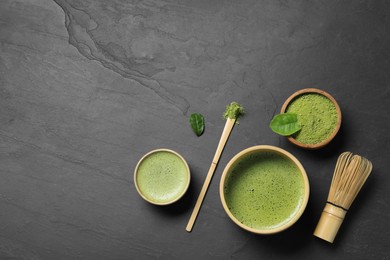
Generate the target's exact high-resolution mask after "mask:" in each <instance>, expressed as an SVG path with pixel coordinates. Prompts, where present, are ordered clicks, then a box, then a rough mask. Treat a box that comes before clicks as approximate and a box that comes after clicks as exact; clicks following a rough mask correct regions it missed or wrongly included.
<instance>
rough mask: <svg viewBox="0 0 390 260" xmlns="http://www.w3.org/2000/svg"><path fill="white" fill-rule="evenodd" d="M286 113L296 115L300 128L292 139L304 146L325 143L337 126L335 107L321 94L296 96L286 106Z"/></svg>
mask: <svg viewBox="0 0 390 260" xmlns="http://www.w3.org/2000/svg"><path fill="white" fill-rule="evenodd" d="M286 113H295V114H297V118H298V123H299V124H300V125H301V127H302V128H301V130H300V131H298V132H297V133H295V134H293V135H292V137H294V138H295V139H296V140H297V141H298V142H301V143H304V144H318V143H321V142H323V141H325V140H326V139H327V138H328V137H329V136H330V135H331V134H332V133H333V132H334V130H335V128H336V126H337V120H338V114H337V110H336V106H335V105H334V104H333V102H332V101H331V100H329V99H328V98H327V97H325V96H323V95H321V94H317V93H308V94H302V95H300V96H297V97H296V98H295V99H293V100H292V102H291V103H290V104H289V105H288V107H287V109H286Z"/></svg>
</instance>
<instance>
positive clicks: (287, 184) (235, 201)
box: [224, 152, 305, 229]
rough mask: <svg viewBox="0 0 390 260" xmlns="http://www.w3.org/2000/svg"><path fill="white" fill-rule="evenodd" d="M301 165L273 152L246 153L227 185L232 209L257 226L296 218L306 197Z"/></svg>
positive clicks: (226, 188)
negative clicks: (299, 167) (300, 169)
mask: <svg viewBox="0 0 390 260" xmlns="http://www.w3.org/2000/svg"><path fill="white" fill-rule="evenodd" d="M304 193H305V192H304V180H303V177H302V175H301V173H300V171H299V169H298V167H297V166H296V165H295V164H294V163H293V162H292V161H290V160H289V159H287V158H286V157H284V156H281V155H279V154H277V153H273V152H255V153H251V154H248V155H246V156H245V157H244V158H243V159H242V160H240V162H239V163H237V164H236V165H235V166H233V167H232V169H231V171H230V172H229V175H228V178H227V180H226V182H225V186H224V194H225V199H226V204H227V206H228V208H229V210H230V212H231V213H232V214H233V215H234V216H235V217H236V218H237V219H238V220H239V221H240V222H241V223H243V224H245V225H247V226H249V227H252V228H255V229H273V228H276V227H279V226H281V225H283V224H285V223H286V222H288V221H289V220H290V219H291V218H293V217H294V216H295V215H296V213H297V211H298V210H299V208H300V206H301V205H302V202H303V198H304Z"/></svg>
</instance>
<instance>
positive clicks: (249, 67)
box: [0, 0, 390, 259]
mask: <svg viewBox="0 0 390 260" xmlns="http://www.w3.org/2000/svg"><path fill="white" fill-rule="evenodd" d="M389 11H390V5H389V2H388V1H249V0H243V1H222V0H217V1H203V0H202V1H158V0H157V1H155V0H151V1H121V0H113V1H104V0H100V1H76V0H74V1H73V0H55V1H49V0H41V1H39V0H38V1H27V0H15V1H13V0H4V1H0V259H390V247H389V243H390V228H389V224H388V223H389V222H388V218H389V217H390V202H389V195H390V194H389V190H390V189H389V185H390V176H389V174H388V169H389V159H388V158H389V150H390V147H389V144H390V140H389V135H388V129H389V127H390V120H389V119H390V118H389V113H388V112H387V109H388V107H389V99H390V73H389V71H390V63H389V62H390V50H389V46H390V34H389V29H390V18H389ZM306 87H315V88H320V89H323V90H325V91H327V92H329V93H330V94H332V95H333V96H334V97H335V99H336V100H337V101H338V102H339V105H340V106H341V109H342V113H343V123H342V128H341V131H340V133H339V134H338V135H337V137H336V139H335V140H334V141H333V142H332V143H331V144H330V145H329V146H327V147H325V148H324V149H321V150H318V151H307V150H302V149H300V148H297V147H295V146H293V145H292V144H290V143H289V142H288V141H287V140H286V139H285V138H282V137H279V136H277V135H276V134H274V133H273V132H271V131H270V129H269V128H268V123H269V121H270V119H271V118H272V116H273V115H274V114H275V113H278V111H279V110H280V108H281V105H282V104H283V102H284V100H285V99H286V98H287V97H288V96H289V95H291V94H292V93H293V92H295V91H296V90H298V89H301V88H306ZM231 101H237V102H239V103H242V104H243V105H244V106H245V108H246V112H247V115H246V116H245V117H244V118H243V119H242V120H241V123H240V124H239V125H237V126H236V127H235V128H234V129H233V133H232V135H231V137H230V139H229V142H228V144H227V146H226V148H225V151H224V153H223V154H222V158H221V160H220V163H219V166H218V168H217V170H216V173H215V176H214V179H213V181H212V183H211V186H210V188H209V191H208V193H207V196H206V199H205V201H204V204H203V207H202V210H201V212H200V215H199V217H198V221H197V222H196V224H195V227H194V230H193V232H192V233H187V232H186V231H185V226H186V224H187V221H188V218H189V216H190V214H191V211H192V208H193V205H194V204H195V200H196V197H197V195H198V193H199V191H200V188H201V185H202V183H203V181H204V178H205V176H206V173H207V170H208V167H209V165H210V163H211V159H212V157H213V155H214V151H215V149H216V146H217V143H218V140H219V137H220V134H221V132H222V129H223V126H224V121H223V120H222V119H221V114H222V113H223V111H224V109H225V106H226V105H227V104H228V103H230V102H231ZM193 112H198V113H202V114H203V115H204V116H205V118H206V129H205V132H204V134H203V135H202V136H201V137H199V138H198V137H196V136H195V135H194V134H193V133H192V130H191V129H190V127H189V124H188V117H189V115H190V114H191V113H193ZM257 144H269V145H276V146H279V147H281V148H283V149H286V150H287V151H289V152H291V153H292V154H294V155H295V156H296V157H297V158H298V159H299V160H300V161H301V162H302V164H303V166H304V167H305V169H306V171H307V173H308V176H309V180H310V184H311V194H310V200H309V204H308V206H307V209H306V211H305V213H304V215H303V216H302V218H301V219H300V220H299V221H298V223H297V224H296V225H294V226H293V227H292V228H290V229H289V230H287V231H285V232H282V233H280V234H277V235H272V236H258V235H254V234H251V233H248V232H245V231H243V230H241V229H240V228H238V227H237V226H236V225H234V224H233V222H232V221H231V220H230V219H228V217H227V215H226V214H225V212H224V211H223V208H222V205H221V203H220V199H219V194H218V186H219V179H220V176H221V173H222V171H223V168H224V166H225V165H226V164H227V162H228V161H229V160H230V158H232V157H233V156H234V155H235V154H236V153H238V152H239V151H240V150H242V149H245V148H247V147H249V146H253V145H257ZM161 147H165V148H169V149H173V150H176V151H177V152H179V153H181V154H182V155H183V156H184V157H185V158H186V159H187V161H188V163H189V165H190V168H191V171H192V180H191V181H192V183H191V186H190V189H189V191H188V193H187V195H186V196H185V197H184V198H183V199H182V200H181V201H180V202H178V203H177V204H174V205H171V206H167V207H157V206H153V205H150V204H147V203H146V202H145V201H143V200H142V199H141V197H140V196H139V195H138V194H137V192H136V190H135V187H134V184H133V170H134V167H135V165H136V163H137V161H138V160H139V159H140V158H141V157H142V155H143V154H145V153H146V152H148V151H150V150H153V149H156V148H161ZM346 150H349V151H352V152H354V153H358V154H360V155H363V156H365V157H367V158H369V159H370V160H371V161H372V162H373V165H374V170H373V172H372V176H371V177H370V178H369V180H368V181H367V183H366V185H365V186H364V187H363V190H362V191H361V193H360V194H359V196H358V197H357V199H356V201H355V202H354V204H353V205H352V207H351V209H350V211H349V213H348V214H347V217H346V220H345V222H344V224H343V226H342V228H341V230H340V232H339V235H338V236H337V238H336V241H335V243H334V244H333V245H331V244H328V243H326V242H324V241H321V240H319V239H317V238H315V237H314V236H313V235H312V232H313V230H314V228H315V226H316V223H317V221H318V219H319V216H320V214H321V211H322V208H323V206H324V203H325V201H326V197H327V193H328V190H329V185H330V181H331V178H332V174H333V169H334V165H335V162H336V159H337V157H338V155H339V154H340V153H341V152H343V151H346Z"/></svg>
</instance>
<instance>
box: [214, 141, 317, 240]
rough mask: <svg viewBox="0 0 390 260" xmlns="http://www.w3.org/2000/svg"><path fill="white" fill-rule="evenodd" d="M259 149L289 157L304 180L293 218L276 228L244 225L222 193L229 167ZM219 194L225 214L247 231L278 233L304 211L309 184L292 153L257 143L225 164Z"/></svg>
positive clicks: (304, 172) (295, 220) (296, 219)
mask: <svg viewBox="0 0 390 260" xmlns="http://www.w3.org/2000/svg"><path fill="white" fill-rule="evenodd" d="M259 151H270V152H275V153H278V154H280V155H282V156H285V157H287V158H288V159H290V160H291V161H292V162H293V163H294V164H295V165H296V166H297V167H298V169H299V171H300V172H301V174H302V177H303V181H304V189H305V193H304V197H303V202H302V204H301V207H300V208H299V210H298V211H297V213H296V214H295V216H294V217H293V218H291V219H290V221H288V222H287V223H285V224H284V225H282V226H279V227H277V228H274V229H255V228H252V227H249V226H247V225H244V224H242V223H241V222H240V221H239V220H238V219H237V218H236V217H235V216H234V215H233V214H232V213H231V212H230V210H229V207H228V205H227V204H226V200H225V193H224V187H225V180H226V178H227V176H228V173H229V171H230V169H231V167H232V166H233V165H234V164H235V163H236V162H237V161H238V160H240V159H241V158H242V157H243V156H245V155H247V154H248V153H252V152H259ZM219 194H220V198H221V202H222V206H223V208H224V210H225V212H226V213H227V215H228V216H229V217H230V219H231V220H232V221H233V222H234V223H236V224H237V225H238V226H240V227H241V228H243V229H245V230H247V231H250V232H252V233H255V234H262V235H267V234H275V233H278V232H281V231H283V230H286V229H287V228H289V227H291V226H292V225H293V224H294V223H295V222H297V221H298V219H299V218H300V217H301V215H302V214H303V212H304V211H305V208H306V205H307V202H308V200H309V194H310V185H309V180H308V178H307V174H306V171H305V169H304V168H303V166H302V164H301V163H300V162H299V161H298V159H296V158H295V157H294V156H293V155H292V154H290V153H289V152H287V151H285V150H283V149H281V148H279V147H276V146H271V145H257V146H253V147H249V148H247V149H245V150H243V151H241V152H239V153H238V154H237V155H235V156H234V157H233V158H232V159H231V160H230V161H229V163H228V164H227V165H226V167H225V169H224V171H223V173H222V177H221V181H220V185H219Z"/></svg>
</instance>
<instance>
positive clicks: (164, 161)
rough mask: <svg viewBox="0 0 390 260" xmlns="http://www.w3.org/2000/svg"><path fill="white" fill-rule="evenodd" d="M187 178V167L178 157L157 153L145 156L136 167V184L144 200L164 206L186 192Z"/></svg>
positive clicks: (167, 152)
mask: <svg viewBox="0 0 390 260" xmlns="http://www.w3.org/2000/svg"><path fill="white" fill-rule="evenodd" d="M189 178H190V177H189V173H188V168H187V165H186V164H185V163H184V162H183V160H182V159H181V158H180V157H178V156H177V155H176V154H174V153H171V152H169V151H158V152H155V153H151V154H149V155H147V156H146V157H145V158H144V159H143V160H142V161H141V163H140V164H139V165H138V169H137V175H136V183H137V185H138V189H139V191H140V192H141V193H142V195H143V196H144V197H145V198H146V199H148V200H150V201H152V202H154V203H157V204H164V203H169V202H171V201H174V200H176V199H177V198H178V197H180V196H181V195H182V194H183V193H184V192H185V191H186V189H187V187H188V183H189Z"/></svg>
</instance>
